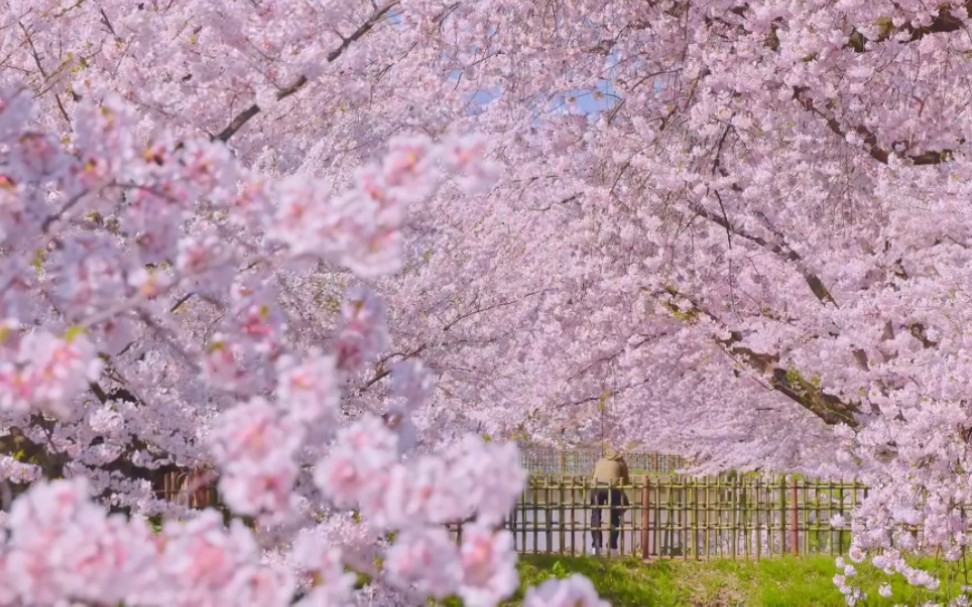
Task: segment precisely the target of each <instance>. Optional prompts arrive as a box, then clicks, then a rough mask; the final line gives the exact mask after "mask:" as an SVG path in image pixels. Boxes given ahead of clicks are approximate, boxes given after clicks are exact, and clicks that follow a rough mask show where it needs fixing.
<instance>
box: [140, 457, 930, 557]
mask: <svg viewBox="0 0 972 607" xmlns="http://www.w3.org/2000/svg"><path fill="white" fill-rule="evenodd" d="M649 455H650V454H649ZM558 457H559V453H558ZM626 459H627V458H626ZM586 460H587V457H586V456H580V457H577V458H576V459H573V460H569V461H568V464H567V465H566V466H563V467H562V468H560V469H570V467H571V466H574V465H576V466H581V465H586V464H587V461H586ZM646 464H648V465H646ZM629 465H630V464H629ZM638 465H639V466H645V467H646V468H648V469H649V470H668V469H671V467H675V466H677V465H681V464H680V463H676V462H675V461H674V459H666V456H659V458H658V459H657V460H655V459H654V458H653V457H649V458H646V459H645V461H643V462H638ZM591 467H592V466H588V469H587V470H586V471H585V474H584V475H583V476H570V475H562V474H556V473H555V474H554V475H552V476H542V475H534V476H531V477H530V480H529V481H528V486H527V488H526V490H525V491H524V492H523V494H522V495H521V496H520V499H519V500H518V501H517V504H516V507H515V508H514V510H513V511H512V512H510V514H509V516H508V517H507V520H506V521H505V522H504V527H505V528H506V529H508V530H509V531H510V532H511V533H512V535H513V537H514V541H515V543H516V549H517V551H518V552H520V553H541V554H562V555H566V554H569V555H587V554H591V553H593V546H592V538H593V532H595V531H597V530H600V531H601V534H602V537H603V546H604V547H605V548H607V547H608V546H609V537H610V534H611V530H612V528H611V518H612V516H611V512H612V510H613V511H615V513H616V514H615V516H616V517H618V516H619V518H620V523H619V525H617V527H616V529H617V532H618V540H619V541H618V549H617V553H619V554H622V555H633V556H639V557H641V558H644V559H652V558H682V559H709V558H730V559H760V558H765V557H771V556H778V555H782V554H794V555H796V554H841V553H844V552H845V551H846V550H847V549H848V548H849V546H850V531H849V530H848V529H846V528H838V527H834V526H832V525H831V520H832V519H833V517H834V516H836V515H841V516H843V517H844V518H845V519H846V518H847V516H846V515H848V514H850V512H851V511H852V510H853V509H854V508H856V507H857V505H858V504H859V503H860V502H861V500H863V499H864V497H866V495H867V488H866V487H865V486H864V485H862V484H860V483H858V482H854V481H830V480H819V479H809V478H804V477H800V476H796V475H778V476H755V475H744V474H737V473H727V474H722V475H719V476H707V477H689V476H680V475H676V474H667V473H665V472H658V473H653V474H644V475H641V476H636V477H634V478H633V482H632V484H630V485H624V486H618V487H616V488H617V489H619V490H620V492H621V493H622V494H623V495H624V498H623V499H622V501H621V503H611V501H610V500H613V499H615V498H616V497H617V492H611V491H608V494H609V495H608V500H609V503H607V504H604V505H602V506H595V505H593V504H592V500H591V495H592V491H593V490H594V488H595V487H594V486H593V484H592V481H591V479H590V477H589V471H590V468H591ZM632 467H633V466H632ZM211 480H212V479H211V477H205V476H204V475H203V473H201V472H195V473H187V472H173V473H169V474H165V475H160V478H158V479H157V484H156V492H157V495H158V496H159V497H160V498H163V499H169V500H173V501H177V502H179V503H181V504H182V505H184V506H187V507H190V508H205V507H207V506H217V505H218V496H217V495H216V491H215V487H214V486H213V484H212V483H211V482H206V481H211ZM595 511H598V513H599V517H600V525H599V526H597V527H595V526H594V525H593V524H592V515H593V514H594V512H595ZM594 518H596V517H594ZM450 528H451V529H452V531H453V533H454V534H455V536H456V539H457V540H459V539H460V538H461V536H462V525H451V526H450ZM915 533H918V531H917V530H915Z"/></svg>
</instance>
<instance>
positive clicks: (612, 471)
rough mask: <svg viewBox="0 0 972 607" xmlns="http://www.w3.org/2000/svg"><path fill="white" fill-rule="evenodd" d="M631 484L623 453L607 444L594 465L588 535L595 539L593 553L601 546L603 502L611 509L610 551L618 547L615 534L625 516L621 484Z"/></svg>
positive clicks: (619, 533) (612, 551) (616, 534)
mask: <svg viewBox="0 0 972 607" xmlns="http://www.w3.org/2000/svg"><path fill="white" fill-rule="evenodd" d="M630 484H631V479H630V478H629V477H628V463H627V462H626V461H624V457H622V456H621V454H620V453H618V452H617V451H615V450H614V449H611V448H608V449H606V450H605V451H604V456H603V457H602V458H601V459H599V460H598V461H597V463H596V464H595V465H594V489H593V490H592V491H591V505H593V506H594V508H593V509H592V510H591V536H592V537H591V539H592V540H593V543H594V554H600V553H601V548H603V546H604V544H603V533H602V531H601V510H602V509H603V507H604V506H605V505H607V506H608V507H609V509H610V516H611V538H610V539H611V543H610V547H609V552H608V554H609V555H613V554H615V553H616V552H617V550H618V538H619V536H620V535H621V519H622V518H623V517H624V507H626V506H627V505H628V503H629V502H628V496H627V494H625V492H624V491H623V490H622V489H621V486H627V485H630Z"/></svg>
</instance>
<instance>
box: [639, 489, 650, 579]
mask: <svg viewBox="0 0 972 607" xmlns="http://www.w3.org/2000/svg"><path fill="white" fill-rule="evenodd" d="M650 487H651V481H649V480H648V475H647V474H646V475H645V484H644V485H642V486H641V558H642V559H643V560H648V555H649V548H648V539H649V535H648V526H649V525H650V524H651V517H650V510H651V489H650Z"/></svg>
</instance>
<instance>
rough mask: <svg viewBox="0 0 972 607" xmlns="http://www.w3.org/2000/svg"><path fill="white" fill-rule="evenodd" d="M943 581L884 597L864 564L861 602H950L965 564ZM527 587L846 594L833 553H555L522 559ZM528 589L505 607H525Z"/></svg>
mask: <svg viewBox="0 0 972 607" xmlns="http://www.w3.org/2000/svg"><path fill="white" fill-rule="evenodd" d="M923 564H924V565H925V566H931V567H932V568H936V567H937V572H938V573H937V574H938V575H940V576H942V578H943V581H942V587H941V588H940V589H939V591H938V592H934V593H933V592H930V591H928V590H922V589H916V588H911V587H909V586H908V585H907V584H906V583H905V581H904V579H903V578H902V577H901V576H896V578H895V579H893V580H891V584H892V588H893V590H894V593H893V595H892V597H891V598H887V599H886V598H882V597H880V596H879V595H878V593H877V590H878V586H879V585H880V584H881V583H882V582H884V581H887V578H886V577H885V576H883V574H880V572H877V571H875V570H873V568H869V567H866V566H859V567H858V570H859V574H858V576H857V577H858V579H859V580H861V582H862V587H863V589H864V590H865V592H867V594H868V598H867V599H866V600H864V601H862V602H860V603H858V605H866V606H869V607H870V606H881V607H884V606H886V607H891V606H892V605H921V604H923V603H925V602H927V601H933V602H937V603H942V604H948V600H949V599H950V598H952V597H955V596H956V594H957V592H958V591H959V587H960V586H961V585H962V584H964V583H965V581H964V580H965V574H964V569H963V567H962V564H961V563H957V564H954V565H948V566H946V565H943V564H936V562H935V561H931V560H925V561H924V563H923ZM519 570H520V578H521V582H522V586H523V588H524V589H525V588H526V587H527V586H532V585H537V584H540V583H542V582H544V581H545V580H548V579H550V578H554V577H567V576H568V575H570V574H573V573H580V574H583V575H585V576H587V577H588V578H590V579H591V580H592V581H593V582H594V585H595V587H596V588H597V589H598V592H599V593H600V594H601V596H602V597H604V598H605V599H606V600H608V601H609V602H610V603H611V604H612V605H613V606H614V607H840V606H842V605H844V600H843V596H842V595H841V594H840V592H839V591H838V590H837V588H836V586H834V583H833V577H834V575H835V574H836V573H837V572H838V571H837V568H836V566H835V564H834V560H833V559H832V558H831V557H829V556H809V557H781V558H773V559H766V560H762V561H759V562H758V563H757V562H753V561H731V560H718V561H717V560H713V561H702V562H698V561H678V560H663V561H653V562H651V563H642V562H641V561H639V560H637V559H632V558H622V559H610V560H608V559H599V558H593V557H560V556H554V555H549V556H548V555H528V556H521V557H520V563H519ZM522 598H523V590H522V589H521V591H520V592H519V593H518V594H517V596H516V597H514V599H513V600H512V601H510V602H508V603H506V605H508V606H515V605H519V604H520V602H521V601H522Z"/></svg>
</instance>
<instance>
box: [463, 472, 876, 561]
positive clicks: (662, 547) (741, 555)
mask: <svg viewBox="0 0 972 607" xmlns="http://www.w3.org/2000/svg"><path fill="white" fill-rule="evenodd" d="M593 488H594V487H593V486H592V484H591V481H590V480H589V479H588V478H586V477H584V478H576V477H574V478H563V477H560V478H557V477H551V478H544V477H540V478H532V479H531V480H530V482H529V486H528V488H527V490H526V491H525V492H524V494H523V495H522V496H521V499H520V500H519V502H518V503H517V506H516V509H515V510H514V511H513V512H511V513H510V516H509V517H508V519H507V521H506V522H505V524H504V526H505V527H506V528H507V529H508V530H509V531H510V532H511V533H512V534H513V537H514V539H515V542H516V547H517V550H518V551H519V552H521V553H545V554H569V555H587V554H591V553H592V552H593V547H592V532H593V531H595V530H596V529H598V528H595V527H592V524H591V515H592V513H593V512H594V510H595V509H599V510H601V514H600V521H601V524H600V527H599V529H600V530H601V532H602V535H603V546H604V548H607V547H608V545H609V543H608V538H609V534H610V532H611V526H610V522H611V516H610V511H611V510H612V509H614V510H619V511H620V515H621V521H620V525H619V526H618V530H619V538H618V539H619V542H618V550H617V553H619V554H622V555H633V556H639V557H641V558H644V559H650V558H682V559H708V558H731V559H760V558H765V557H771V556H778V555H783V554H794V555H795V554H814V553H817V554H819V553H824V554H841V553H843V552H845V551H846V550H847V549H848V547H849V546H850V531H849V530H848V529H845V528H836V527H833V526H832V525H831V519H832V518H833V517H834V516H835V515H846V514H849V513H850V511H851V510H853V509H854V508H855V507H856V506H857V504H858V503H859V502H860V501H861V500H862V499H863V498H864V497H865V496H866V494H867V489H866V488H865V487H864V486H863V485H861V484H860V483H856V482H842V481H824V480H814V479H805V478H801V477H798V476H777V477H771V478H767V477H754V476H745V475H739V474H731V473H730V474H725V475H720V476H713V477H698V478H696V477H683V476H676V475H670V476H656V477H652V476H643V477H640V478H636V479H635V480H634V481H633V483H632V484H631V485H627V486H621V487H618V488H619V489H621V491H622V492H623V493H624V494H625V496H626V498H627V499H626V500H625V501H626V502H627V505H625V504H624V503H623V502H622V503H621V504H608V505H605V506H603V507H596V506H592V504H591V492H592V489H593ZM453 530H454V532H456V533H457V537H458V536H459V535H461V528H456V527H454V528H453Z"/></svg>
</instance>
